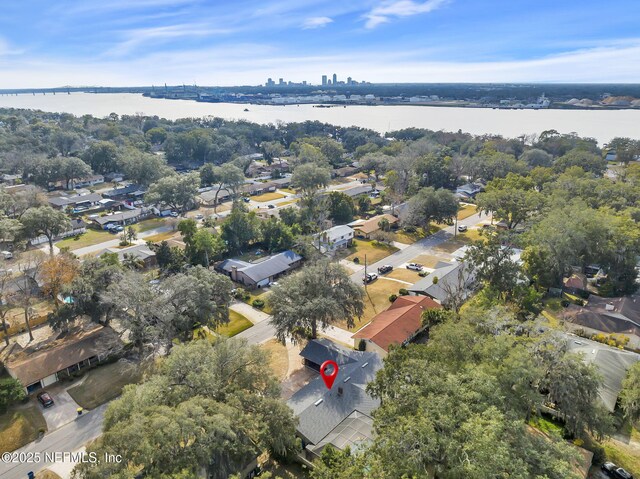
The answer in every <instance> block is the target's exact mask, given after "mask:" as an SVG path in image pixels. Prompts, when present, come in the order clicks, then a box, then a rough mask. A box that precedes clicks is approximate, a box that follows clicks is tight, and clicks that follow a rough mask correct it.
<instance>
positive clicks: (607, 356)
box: [567, 335, 640, 412]
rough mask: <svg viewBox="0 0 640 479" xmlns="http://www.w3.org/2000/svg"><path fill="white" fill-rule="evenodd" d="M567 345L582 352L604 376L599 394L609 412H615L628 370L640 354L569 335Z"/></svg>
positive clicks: (639, 358) (573, 350) (586, 359)
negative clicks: (576, 338)
mask: <svg viewBox="0 0 640 479" xmlns="http://www.w3.org/2000/svg"><path fill="white" fill-rule="evenodd" d="M567 347H568V349H569V351H571V352H572V353H582V360H583V361H584V362H585V363H587V364H594V365H595V366H596V367H597V368H598V372H599V373H600V375H601V377H602V382H601V383H600V388H599V389H598V396H599V397H600V400H601V401H602V403H603V404H604V406H605V407H606V408H607V410H608V411H609V412H614V410H615V407H616V402H617V401H618V396H619V395H620V391H621V390H622V380H623V379H624V378H625V377H626V375H627V370H628V369H629V368H630V367H631V366H633V365H634V364H635V363H636V362H638V361H640V354H637V353H633V352H631V351H621V350H619V349H616V348H612V347H610V346H606V345H603V344H600V343H595V342H591V341H587V340H579V341H577V340H575V337H572V336H569V335H567Z"/></svg>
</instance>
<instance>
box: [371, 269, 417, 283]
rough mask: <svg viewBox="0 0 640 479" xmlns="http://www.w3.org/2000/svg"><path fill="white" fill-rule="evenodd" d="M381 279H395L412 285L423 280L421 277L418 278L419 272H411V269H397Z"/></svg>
mask: <svg viewBox="0 0 640 479" xmlns="http://www.w3.org/2000/svg"><path fill="white" fill-rule="evenodd" d="M381 278H395V279H399V280H401V281H407V282H409V283H411V284H414V283H416V282H418V281H419V280H421V279H422V278H421V277H420V276H418V272H417V271H411V270H410V269H407V268H396V269H394V270H393V271H391V273H387V274H385V275H382V276H381ZM398 284H400V283H398Z"/></svg>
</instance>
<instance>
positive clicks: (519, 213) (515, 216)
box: [476, 173, 544, 229]
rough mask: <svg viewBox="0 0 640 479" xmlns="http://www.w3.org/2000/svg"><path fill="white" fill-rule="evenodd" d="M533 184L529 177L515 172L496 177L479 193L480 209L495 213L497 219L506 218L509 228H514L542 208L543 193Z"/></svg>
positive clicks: (478, 203)
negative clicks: (504, 176)
mask: <svg viewBox="0 0 640 479" xmlns="http://www.w3.org/2000/svg"><path fill="white" fill-rule="evenodd" d="M533 186H534V185H533V182H532V181H531V180H530V179H529V178H527V177H523V176H518V175H515V174H513V173H509V174H508V175H507V177H506V178H496V179H494V180H492V181H490V182H489V183H488V184H487V188H486V190H485V192H483V193H480V194H479V195H478V197H477V199H476V202H477V205H478V209H479V210H480V211H483V212H486V213H493V214H494V216H495V217H496V218H497V219H499V220H504V222H505V223H506V224H507V228H509V229H513V228H515V227H517V226H519V225H521V224H522V223H524V222H525V221H526V220H527V219H528V218H530V217H531V216H532V215H533V214H534V213H536V212H538V211H540V209H541V208H542V205H543V201H544V200H543V198H542V195H541V194H540V193H539V192H537V191H536V190H535V189H534V188H533Z"/></svg>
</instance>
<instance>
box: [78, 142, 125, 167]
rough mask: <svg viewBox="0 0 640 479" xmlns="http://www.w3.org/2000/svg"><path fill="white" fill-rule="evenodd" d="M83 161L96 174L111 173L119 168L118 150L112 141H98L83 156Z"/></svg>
mask: <svg viewBox="0 0 640 479" xmlns="http://www.w3.org/2000/svg"><path fill="white" fill-rule="evenodd" d="M82 159H83V160H84V161H85V162H86V163H87V164H89V166H91V169H93V171H95V172H96V173H101V174H105V173H110V172H112V171H115V170H116V169H117V168H118V161H119V158H118V149H117V148H116V145H115V144H114V143H113V142H111V141H96V142H95V143H92V144H91V145H90V146H89V148H88V149H87V150H86V151H85V152H84V153H83V154H82Z"/></svg>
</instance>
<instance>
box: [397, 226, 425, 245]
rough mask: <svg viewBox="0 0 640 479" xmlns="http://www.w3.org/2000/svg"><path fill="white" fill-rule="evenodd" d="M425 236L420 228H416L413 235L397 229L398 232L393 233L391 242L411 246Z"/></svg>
mask: <svg viewBox="0 0 640 479" xmlns="http://www.w3.org/2000/svg"><path fill="white" fill-rule="evenodd" d="M425 236H426V235H425V234H424V231H422V228H418V229H417V230H416V231H415V232H413V233H409V232H407V231H405V230H403V229H399V230H398V231H396V232H395V233H393V241H397V242H398V243H403V244H413V243H415V242H416V241H419V240H421V239H422V238H424V237H425Z"/></svg>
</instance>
